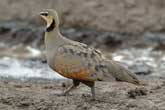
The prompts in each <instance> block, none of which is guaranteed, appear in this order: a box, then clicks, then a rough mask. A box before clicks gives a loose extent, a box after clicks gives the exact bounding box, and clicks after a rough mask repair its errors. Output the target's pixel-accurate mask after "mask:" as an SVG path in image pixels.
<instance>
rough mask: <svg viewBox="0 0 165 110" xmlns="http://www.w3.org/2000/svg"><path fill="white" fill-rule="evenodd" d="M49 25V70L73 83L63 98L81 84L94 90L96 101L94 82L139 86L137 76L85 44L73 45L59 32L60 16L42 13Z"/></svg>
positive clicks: (93, 94) (55, 13) (46, 32)
mask: <svg viewBox="0 0 165 110" xmlns="http://www.w3.org/2000/svg"><path fill="white" fill-rule="evenodd" d="M40 15H41V17H42V18H43V19H44V20H45V21H46V23H47V26H46V31H45V47H46V57H47V62H48V64H49V66H50V67H51V68H52V69H53V70H54V71H56V72H58V73H59V74H60V75H62V76H64V77H66V78H70V79H72V80H73V85H72V86H71V87H69V88H68V89H67V90H66V91H64V93H63V94H64V95H66V94H68V93H69V92H70V91H71V90H73V89H75V88H76V87H77V86H78V85H79V84H80V82H81V83H84V84H85V85H87V86H89V87H90V88H91V93H92V98H93V99H95V87H94V86H95V81H113V80H116V81H124V82H129V83H133V84H136V85H140V81H139V80H138V78H137V76H136V75H135V74H134V73H132V72H131V71H130V70H128V69H127V68H125V67H124V66H122V65H121V64H120V63H119V62H116V61H113V60H110V59H108V58H106V57H105V55H104V54H103V53H101V52H100V51H98V50H96V49H94V48H91V47H89V46H87V45H86V44H83V43H80V42H76V41H72V40H70V39H67V38H66V37H64V36H63V35H62V34H61V33H60V31H59V18H58V14H57V12H56V11H55V10H53V9H47V10H46V11H44V12H40Z"/></svg>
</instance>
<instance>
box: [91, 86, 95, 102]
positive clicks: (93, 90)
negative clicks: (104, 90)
mask: <svg viewBox="0 0 165 110" xmlns="http://www.w3.org/2000/svg"><path fill="white" fill-rule="evenodd" d="M91 93H92V99H94V100H95V87H94V86H92V87H91Z"/></svg>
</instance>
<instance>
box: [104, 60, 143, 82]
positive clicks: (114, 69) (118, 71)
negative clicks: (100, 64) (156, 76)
mask: <svg viewBox="0 0 165 110" xmlns="http://www.w3.org/2000/svg"><path fill="white" fill-rule="evenodd" d="M106 62H107V66H108V70H109V73H110V74H111V75H112V76H113V77H114V78H115V79H116V80H117V81H124V82H129V83H133V84H136V85H141V84H142V83H141V82H140V80H139V79H138V77H137V76H136V75H135V74H134V73H133V72H131V71H130V70H128V69H127V68H126V67H124V66H123V65H121V64H120V63H118V62H116V61H112V60H108V61H106Z"/></svg>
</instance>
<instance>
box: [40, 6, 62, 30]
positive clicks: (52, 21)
mask: <svg viewBox="0 0 165 110" xmlns="http://www.w3.org/2000/svg"><path fill="white" fill-rule="evenodd" d="M40 16H41V17H42V18H43V19H44V20H45V21H46V23H47V26H46V31H48V32H50V31H53V30H54V29H56V28H58V27H59V18H58V14H57V12H56V11H55V10H53V9H47V10H46V11H43V12H40Z"/></svg>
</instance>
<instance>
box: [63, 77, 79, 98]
mask: <svg viewBox="0 0 165 110" xmlns="http://www.w3.org/2000/svg"><path fill="white" fill-rule="evenodd" d="M79 84H80V81H78V80H74V79H73V84H72V85H71V86H70V87H69V88H68V89H66V90H65V91H64V93H63V95H67V94H68V93H69V92H70V91H72V90H73V89H75V88H76V87H77V86H78V85H79Z"/></svg>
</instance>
